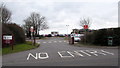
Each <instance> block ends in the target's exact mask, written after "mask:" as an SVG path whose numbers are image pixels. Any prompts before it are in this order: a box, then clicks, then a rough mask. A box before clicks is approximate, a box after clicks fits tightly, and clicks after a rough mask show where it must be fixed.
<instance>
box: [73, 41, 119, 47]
mask: <svg viewBox="0 0 120 68" xmlns="http://www.w3.org/2000/svg"><path fill="white" fill-rule="evenodd" d="M74 45H75V46H79V47H82V46H83V47H92V48H93V47H95V48H101V47H102V48H106V47H116V48H117V47H118V46H102V45H94V44H88V43H86V44H85V43H80V42H78V43H76V44H74Z"/></svg>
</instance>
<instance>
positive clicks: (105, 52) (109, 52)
mask: <svg viewBox="0 0 120 68" xmlns="http://www.w3.org/2000/svg"><path fill="white" fill-rule="evenodd" d="M101 51H102V52H104V53H108V54H111V55H114V53H110V52H107V51H105V50H101Z"/></svg>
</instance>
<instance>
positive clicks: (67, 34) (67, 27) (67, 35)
mask: <svg viewBox="0 0 120 68" xmlns="http://www.w3.org/2000/svg"><path fill="white" fill-rule="evenodd" d="M66 26H67V36H68V27H69V25H66Z"/></svg>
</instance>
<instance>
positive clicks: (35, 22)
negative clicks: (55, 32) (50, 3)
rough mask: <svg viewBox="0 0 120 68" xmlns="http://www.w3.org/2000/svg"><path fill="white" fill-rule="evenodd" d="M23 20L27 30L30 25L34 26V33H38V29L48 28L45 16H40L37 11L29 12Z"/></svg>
mask: <svg viewBox="0 0 120 68" xmlns="http://www.w3.org/2000/svg"><path fill="white" fill-rule="evenodd" d="M24 21H25V27H26V30H27V31H29V30H30V28H31V26H33V27H34V30H35V35H38V34H39V31H40V30H44V29H48V26H47V22H46V20H45V17H43V16H40V14H38V13H35V12H33V13H31V15H30V17H28V18H27V19H26V20H24Z"/></svg>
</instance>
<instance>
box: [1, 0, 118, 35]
mask: <svg viewBox="0 0 120 68" xmlns="http://www.w3.org/2000/svg"><path fill="white" fill-rule="evenodd" d="M0 3H4V4H5V5H6V7H7V8H8V9H9V10H10V11H11V12H12V22H15V23H17V24H20V25H22V24H24V21H23V20H24V19H26V18H27V17H28V16H30V14H31V13H32V12H37V13H39V14H40V15H42V16H45V17H46V21H47V24H48V26H49V29H47V30H43V31H40V33H41V34H44V33H51V31H58V32H59V33H67V28H68V33H70V32H71V31H72V29H74V28H78V29H81V28H82V27H81V26H79V21H80V19H82V18H90V20H91V26H90V29H101V28H110V27H118V0H4V1H1V0H0ZM66 25H69V27H67V26H66Z"/></svg>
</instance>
